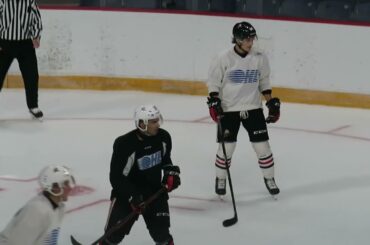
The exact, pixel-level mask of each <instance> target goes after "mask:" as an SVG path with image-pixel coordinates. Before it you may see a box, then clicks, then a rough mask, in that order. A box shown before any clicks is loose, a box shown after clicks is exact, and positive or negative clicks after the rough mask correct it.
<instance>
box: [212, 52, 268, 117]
mask: <svg viewBox="0 0 370 245" xmlns="http://www.w3.org/2000/svg"><path fill="white" fill-rule="evenodd" d="M207 86H208V92H209V93H211V92H218V93H219V97H220V99H221V106H222V109H223V110H224V111H225V112H228V111H243V110H253V109H258V108H261V107H262V99H261V92H262V91H264V90H267V89H271V84H270V66H269V63H268V59H267V57H266V56H265V55H264V54H263V53H261V52H257V51H254V50H253V49H252V50H251V52H249V54H248V55H247V56H246V57H240V56H239V55H238V54H237V53H236V52H235V51H234V48H232V49H229V50H227V51H224V52H222V53H220V54H219V55H218V56H217V57H216V58H215V59H214V60H213V61H212V62H211V65H210V68H209V72H208V79H207Z"/></svg>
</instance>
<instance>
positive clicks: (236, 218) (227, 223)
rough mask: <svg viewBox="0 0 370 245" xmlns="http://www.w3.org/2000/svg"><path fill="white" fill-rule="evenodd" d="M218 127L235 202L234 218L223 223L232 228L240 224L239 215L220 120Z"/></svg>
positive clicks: (232, 196)
mask: <svg viewBox="0 0 370 245" xmlns="http://www.w3.org/2000/svg"><path fill="white" fill-rule="evenodd" d="M217 126H218V130H219V132H220V134H221V139H220V143H221V146H222V151H223V153H224V157H225V162H226V172H227V178H228V179H229V186H230V193H231V200H232V202H233V208H234V217H232V218H230V219H226V220H224V221H223V222H222V224H223V226H224V227H229V226H232V225H234V224H235V223H236V222H238V214H237V212H236V205H235V197H234V189H233V184H232V182H231V174H230V169H229V168H230V167H229V164H228V158H227V154H226V148H225V139H224V136H225V135H224V131H223V129H222V126H221V121H220V119H219V120H218V122H217Z"/></svg>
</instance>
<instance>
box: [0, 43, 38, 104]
mask: <svg viewBox="0 0 370 245" xmlns="http://www.w3.org/2000/svg"><path fill="white" fill-rule="evenodd" d="M14 59H17V60H18V64H19V69H20V70H21V73H22V77H23V82H24V87H25V90H26V101H27V106H28V108H30V109H31V108H35V107H38V88H39V72H38V67H37V58H36V52H35V48H34V47H33V43H32V40H22V41H9V40H2V39H0V91H1V89H2V87H3V84H4V79H5V76H6V73H7V72H8V70H9V67H10V65H11V64H12V62H13V60H14Z"/></svg>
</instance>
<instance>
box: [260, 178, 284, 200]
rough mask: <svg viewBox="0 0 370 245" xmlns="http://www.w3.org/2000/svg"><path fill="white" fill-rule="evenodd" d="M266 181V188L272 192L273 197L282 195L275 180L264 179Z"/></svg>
mask: <svg viewBox="0 0 370 245" xmlns="http://www.w3.org/2000/svg"><path fill="white" fill-rule="evenodd" d="M264 180H265V185H266V188H267V190H268V191H269V192H270V194H271V195H273V196H274V195H277V194H279V193H280V190H279V187H277V185H276V183H275V179H274V178H271V179H266V178H264Z"/></svg>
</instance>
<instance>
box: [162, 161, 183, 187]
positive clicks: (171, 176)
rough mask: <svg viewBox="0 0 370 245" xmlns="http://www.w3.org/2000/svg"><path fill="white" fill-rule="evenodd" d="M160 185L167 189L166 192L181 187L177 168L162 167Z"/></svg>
mask: <svg viewBox="0 0 370 245" xmlns="http://www.w3.org/2000/svg"><path fill="white" fill-rule="evenodd" d="M162 184H163V185H164V186H165V187H166V188H167V191H168V192H171V191H172V190H174V189H176V188H177V187H179V185H181V180H180V168H179V166H175V165H167V166H164V167H163V179H162Z"/></svg>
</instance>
